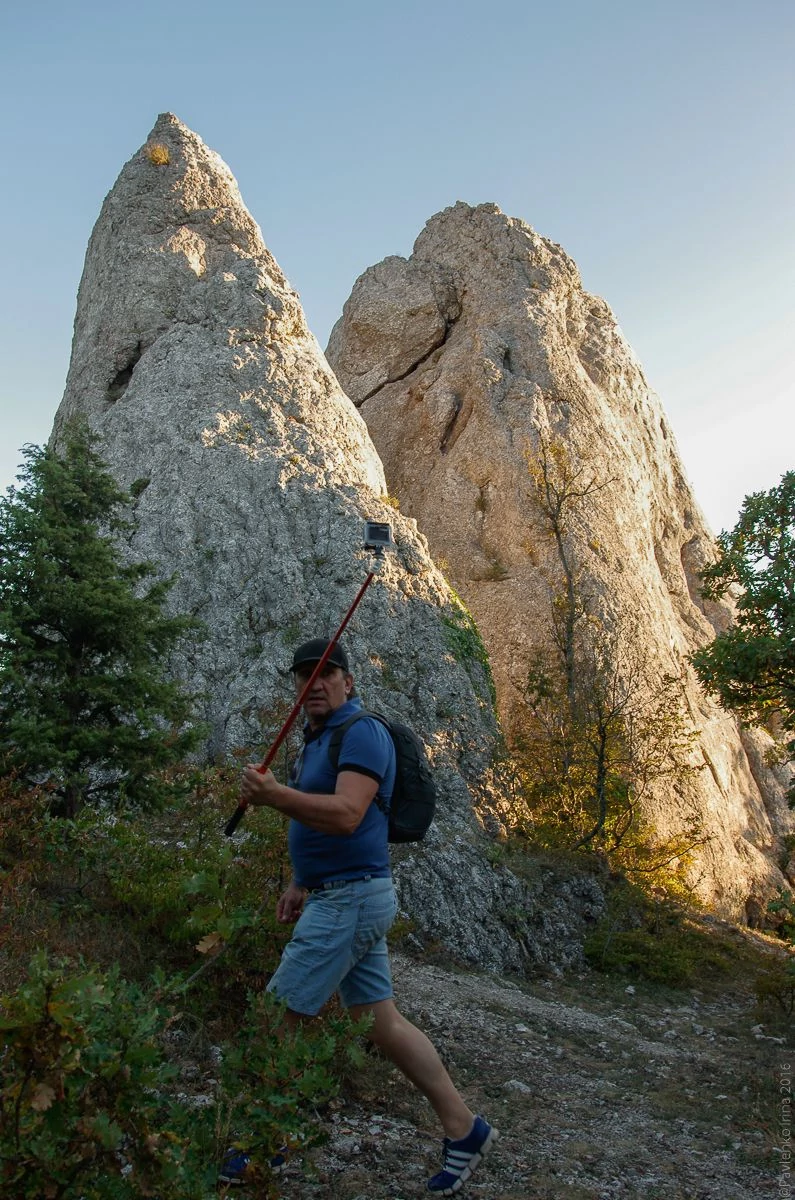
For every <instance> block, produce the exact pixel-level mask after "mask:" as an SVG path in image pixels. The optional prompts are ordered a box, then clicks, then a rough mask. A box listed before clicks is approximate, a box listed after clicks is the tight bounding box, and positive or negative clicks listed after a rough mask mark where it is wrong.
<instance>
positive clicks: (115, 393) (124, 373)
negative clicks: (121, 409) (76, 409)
mask: <svg viewBox="0 0 795 1200" xmlns="http://www.w3.org/2000/svg"><path fill="white" fill-rule="evenodd" d="M142 354H143V346H142V345H141V343H140V342H139V343H138V345H137V346H136V347H135V349H134V350H133V352H132V355H131V356H130V360H129V362H128V363H127V365H126V367H122V369H121V370H120V371H119V372H118V374H117V375H116V376H115V377H114V379H113V380H112V381H111V383H110V386H109V387H108V395H107V399H108V403H109V404H114V403H115V402H116V401H117V400H120V399H121V397H122V396H123V395H124V393H125V392H126V391H127V388H128V387H129V384H130V380H131V379H132V375H133V371H134V370H135V368H136V366H137V365H138V360H139V358H140V357H141V355H142Z"/></svg>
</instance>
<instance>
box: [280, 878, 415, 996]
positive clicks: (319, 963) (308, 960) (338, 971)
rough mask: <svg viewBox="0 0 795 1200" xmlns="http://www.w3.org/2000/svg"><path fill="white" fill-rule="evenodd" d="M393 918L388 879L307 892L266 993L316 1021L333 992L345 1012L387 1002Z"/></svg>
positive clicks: (394, 903) (394, 900) (392, 893)
mask: <svg viewBox="0 0 795 1200" xmlns="http://www.w3.org/2000/svg"><path fill="white" fill-rule="evenodd" d="M396 913H397V896H396V895H395V888H394V885H393V883H392V880H391V879H389V878H387V879H360V880H356V881H355V882H353V883H339V884H334V885H333V886H330V887H328V888H326V889H320V890H319V891H316V892H310V893H309V895H308V896H307V898H306V901H305V903H304V911H303V912H302V914H301V916H300V917H299V919H298V923H297V924H296V927H295V930H294V932H293V936H292V938H291V940H290V941H289V942H288V943H287V945H286V946H285V948H284V951H283V953H282V960H281V962H280V963H279V966H278V969H277V971H276V973H275V974H274V975H273V977H272V979H271V980H270V983H269V984H268V991H269V992H273V993H274V994H275V995H276V996H278V997H279V999H280V1000H284V1002H285V1003H286V1005H287V1007H288V1008H290V1009H292V1011H293V1012H296V1013H301V1014H302V1015H303V1016H307V1017H314V1016H317V1014H318V1013H319V1012H320V1010H321V1008H322V1007H323V1005H324V1004H325V1003H326V1001H327V1000H329V999H330V998H331V996H333V994H334V993H335V992H339V995H340V999H341V1000H342V1003H343V1005H344V1006H345V1007H346V1008H350V1007H351V1006H352V1005H354V1004H377V1003H378V1002H379V1001H380V1000H391V999H392V996H393V995H394V993H393V991H392V975H391V972H390V969H389V955H388V953H387V946H386V933H387V930H388V929H389V927H390V925H391V924H392V922H393V921H394V919H395V914H396Z"/></svg>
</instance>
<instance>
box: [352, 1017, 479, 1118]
mask: <svg viewBox="0 0 795 1200" xmlns="http://www.w3.org/2000/svg"><path fill="white" fill-rule="evenodd" d="M348 1011H349V1012H350V1014H351V1016H352V1017H354V1018H355V1019H356V1020H358V1019H359V1017H361V1016H363V1015H364V1014H366V1013H372V1015H373V1024H372V1026H371V1028H370V1029H369V1030H368V1033H367V1037H368V1038H369V1040H370V1041H371V1042H373V1043H374V1044H375V1045H376V1046H378V1048H379V1050H382V1051H383V1052H384V1054H385V1055H386V1056H387V1058H388V1059H390V1060H391V1062H393V1063H394V1064H395V1066H396V1067H397V1068H398V1069H399V1070H400V1071H402V1072H403V1074H404V1075H405V1076H406V1078H407V1079H410V1080H411V1082H412V1083H413V1084H414V1086H415V1087H417V1088H419V1090H420V1091H421V1092H422V1093H423V1095H424V1096H426V1097H427V1099H428V1100H429V1101H430V1103H431V1105H432V1106H433V1108H434V1110H435V1112H436V1114H437V1116H438V1117H439V1120H440V1121H441V1123H442V1128H443V1129H444V1132H445V1134H446V1135H447V1137H449V1138H452V1139H453V1140H456V1139H458V1138H464V1137H466V1136H467V1134H468V1133H469V1131H470V1130H471V1129H472V1126H473V1123H474V1120H475V1116H474V1113H472V1112H471V1111H470V1109H469V1108H467V1106H466V1104H465V1103H464V1101H463V1099H462V1098H461V1095H460V1094H459V1092H458V1090H457V1088H456V1087H455V1084H454V1083H453V1081H452V1079H451V1078H450V1076H449V1075H448V1074H447V1071H446V1070H445V1068H444V1064H443V1063H442V1060H441V1059H440V1058H439V1055H438V1053H437V1051H436V1049H435V1047H434V1046H433V1044H432V1043H431V1041H430V1040H429V1039H428V1038H427V1037H426V1036H425V1034H424V1033H423V1032H422V1030H421V1029H418V1028H417V1026H416V1025H412V1024H411V1022H410V1021H407V1020H406V1018H405V1017H404V1016H402V1015H401V1013H399V1012H398V1010H397V1008H396V1007H395V1002H394V1000H380V1001H379V1002H378V1003H376V1004H355V1005H351V1007H350V1008H349V1010H348Z"/></svg>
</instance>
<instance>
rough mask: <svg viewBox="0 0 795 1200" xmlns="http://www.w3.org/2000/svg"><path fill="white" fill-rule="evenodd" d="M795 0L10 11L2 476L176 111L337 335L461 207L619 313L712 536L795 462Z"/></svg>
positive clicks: (3, 23) (40, 427)
mask: <svg viewBox="0 0 795 1200" xmlns="http://www.w3.org/2000/svg"><path fill="white" fill-rule="evenodd" d="M793 63H795V4H793V2H792V0H756V2H755V3H754V4H753V5H751V4H749V3H747V2H746V3H742V4H740V3H737V2H735V0H687V2H683V0H670V2H669V3H660V2H657V0H649V2H646V3H644V2H642V0H640V2H639V0H621V2H618V0H601V2H599V0H595V2H586V0H572V2H567V0H559V2H558V3H550V2H549V0H547V2H546V3H543V4H542V3H535V2H534V0H524V2H520V0H492V2H491V3H483V2H479V3H473V2H472V0H457V2H454V0H435V2H433V3H431V2H429V0H422V2H420V0H404V2H403V3H399V4H394V3H392V4H380V3H378V0H369V2H364V0H337V2H333V0H328V2H327V3H320V2H319V0H305V2H304V3H295V4H293V5H288V4H286V3H285V2H284V0H281V2H280V3H278V4H274V3H270V2H269V0H238V3H236V4H227V5H224V4H218V3H213V4H209V3H207V2H206V0H193V3H191V4H184V3H180V4H176V3H174V0H158V2H157V3H155V2H154V0H138V2H137V3H136V4H123V5H122V4H114V3H113V0H110V3H108V0H105V2H104V3H94V2H87V0H73V2H72V3H70V4H64V3H63V0H58V3H54V2H53V0H40V3H38V4H37V5H35V6H34V5H31V6H25V7H23V6H22V5H15V6H14V7H13V9H12V7H11V5H10V4H9V5H6V6H4V9H3V13H2V15H0V101H1V103H2V108H1V111H2V118H0V155H1V156H2V163H3V168H4V169H3V172H2V175H3V178H4V182H3V186H2V188H0V220H1V221H2V228H3V229H4V231H5V233H4V239H3V269H2V286H0V306H1V310H0V311H1V316H2V320H0V413H1V414H2V433H3V436H2V444H0V488H5V487H6V486H7V484H8V483H10V482H11V481H12V479H13V476H14V474H15V471H16V465H17V463H18V462H19V458H20V456H19V452H18V451H19V447H20V446H21V445H22V444H23V443H24V442H28V441H32V442H42V441H44V440H46V438H47V436H48V435H49V431H50V427H51V424H52V418H53V415H54V413H55V410H56V408H57V406H58V403H59V401H60V398H61V394H62V391H63V384H64V380H65V376H66V369H67V365H68V358H69V348H70V341H71V333H72V321H73V318H74V305H75V296H76V292H77V286H78V283H79V279H80V273H81V270H82V263H83V256H84V253H85V248H86V243H87V241H88V237H89V234H90V232H91V228H92V226H93V224H94V221H95V220H96V217H97V215H98V213H99V209H100V206H101V203H102V200H103V198H104V196H105V194H106V193H107V192H108V191H109V190H110V188H111V187H112V185H113V183H114V180H115V179H116V176H117V175H118V173H119V171H120V169H121V167H122V165H123V164H124V162H125V161H126V160H127V159H128V158H129V157H130V155H131V154H133V153H134V151H135V150H137V148H138V147H139V146H140V145H141V144H142V142H144V141H145V139H146V136H147V134H148V133H149V131H150V129H151V127H152V125H153V124H154V121H155V118H156V116H157V114H158V113H159V112H161V111H165V110H170V111H172V112H174V113H176V115H177V116H178V117H179V118H180V119H181V120H183V121H184V122H186V124H188V125H189V126H190V127H191V128H192V129H194V130H195V131H196V132H197V133H198V134H200V136H201V137H202V138H203V139H204V141H205V142H206V143H207V144H208V145H209V146H211V147H212V148H213V149H214V150H217V151H218V152H219V154H220V155H221V156H222V158H224V159H225V160H226V162H227V163H228V164H229V166H230V167H231V169H232V171H233V172H234V174H235V175H236V176H237V179H238V182H239V184H240V187H241V191H242V194H243V198H244V200H245V202H246V204H247V205H248V207H249V209H250V211H251V213H252V215H253V216H254V218H255V219H256V220H257V221H258V222H259V224H260V226H261V228H262V231H263V234H264V237H265V241H266V242H267V244H268V246H269V248H270V250H271V251H272V253H273V254H274V255H275V257H276V259H277V260H278V262H279V263H280V265H281V267H282V269H283V270H284V271H285V273H286V274H287V276H288V278H289V279H290V281H291V283H292V284H293V286H294V287H295V288H296V289H297V290H298V291H299V292H300V294H301V297H302V300H303V303H304V308H305V311H306V314H307V318H308V321H309V324H310V327H311V328H312V330H313V331H314V333H315V335H316V336H317V338H318V340H319V341H320V343H321V345H325V343H326V339H327V337H328V333H329V331H330V329H331V326H332V325H333V323H334V321H335V320H336V318H337V317H338V315H339V313H340V310H341V308H342V305H343V303H344V301H345V299H346V298H347V296H348V294H349V292H350V289H351V286H352V284H353V282H354V280H355V278H356V277H357V275H359V274H360V273H361V272H362V271H363V270H364V269H365V268H366V267H367V266H369V265H371V264H372V263H374V262H377V261H378V260H380V259H382V258H383V257H385V255H387V254H403V255H407V254H409V253H410V252H411V247H412V244H413V241H414V239H415V237H416V236H417V234H418V233H419V231H420V230H421V228H422V226H423V225H424V223H425V221H426V220H427V219H428V218H429V217H430V216H431V215H432V214H433V213H435V212H438V211H439V210H440V209H441V208H444V207H446V206H447V205H449V204H452V203H454V202H455V201H456V200H466V201H468V202H469V203H472V204H477V203H481V202H483V201H493V202H495V203H497V204H499V206H500V207H501V208H502V209H503V211H504V212H506V213H508V214H510V215H511V216H517V217H521V218H523V219H524V220H526V221H528V222H529V223H530V224H531V225H533V226H534V227H535V228H536V229H537V230H538V232H539V233H541V234H543V235H545V236H547V237H550V238H552V239H553V240H554V241H556V242H560V244H561V245H562V246H563V247H564V248H565V249H566V250H567V251H568V253H569V254H571V255H572V257H573V258H574V259H575V261H576V262H577V264H578V266H579V268H580V271H581V273H582V277H583V281H584V284H585V286H586V288H588V290H590V291H592V292H595V293H597V294H598V295H601V296H603V297H604V298H605V299H606V300H607V301H608V303H609V304H610V305H611V306H612V308H613V310H614V311H615V313H616V315H617V317H618V320H619V321H620V323H621V325H622V327H623V329H624V332H625V333H626V335H627V337H628V338H629V340H630V342H631V343H632V345H633V346H634V348H635V350H636V352H637V354H638V355H639V357H640V359H641V362H642V363H643V365H644V367H645V369H646V373H647V376H648V378H649V380H650V382H651V384H652V386H653V387H654V388H655V389H656V390H657V391H658V392H659V394H660V396H661V398H662V401H663V404H664V405H665V407H666V409H667V412H668V414H669V417H670V420H671V423H672V425H673V428H674V430H675V433H676V436H677V441H678V443H679V447H680V450H681V452H682V455H683V458H684V461H685V466H686V469H687V472H688V474H689V476H690V479H691V481H692V482H693V484H694V487H695V491H696V495H697V497H698V499H699V500H700V502H701V504H702V506H703V508H704V509H705V512H706V514H707V517H708V519H709V520H710V522H711V524H712V525H713V527H714V528H715V529H716V530H717V529H719V528H722V527H728V526H730V525H732V524H733V523H734V521H735V518H736V514H737V509H738V507H739V504H740V502H741V500H742V497H743V496H744V495H745V494H746V493H747V492H750V491H752V490H758V489H762V488H767V487H771V486H773V485H774V484H775V483H777V482H778V479H779V478H780V476H781V475H782V474H783V472H784V471H785V470H788V469H792V468H795V395H793V375H794V374H795V337H794V336H793V330H794V328H795V322H794V321H793V316H795V286H794V285H795V269H794V268H795V233H793V219H794V216H795V153H793V150H794V149H795V147H794V146H793V141H794V140H795V138H794V136H793V130H795V82H794V81H795V74H794V73H793Z"/></svg>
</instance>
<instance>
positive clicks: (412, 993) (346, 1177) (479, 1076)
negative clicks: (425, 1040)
mask: <svg viewBox="0 0 795 1200" xmlns="http://www.w3.org/2000/svg"><path fill="white" fill-rule="evenodd" d="M395 987H396V992H397V996H398V999H399V1002H400V1005H401V1007H402V1009H403V1010H404V1011H405V1012H406V1014H407V1015H408V1016H410V1017H411V1018H412V1019H413V1020H415V1021H416V1022H417V1023H418V1024H419V1025H421V1026H422V1027H423V1028H424V1029H425V1030H426V1031H427V1032H428V1034H429V1036H430V1037H431V1038H432V1040H433V1041H434V1043H435V1044H436V1045H437V1046H438V1048H439V1051H440V1053H441V1054H442V1056H443V1058H444V1061H445V1063H446V1065H447V1066H448V1069H449V1070H450V1072H451V1073H452V1075H453V1077H454V1079H455V1080H456V1083H457V1084H458V1086H459V1087H460V1088H461V1090H462V1093H463V1095H464V1097H465V1099H466V1101H467V1103H468V1104H469V1106H470V1107H471V1108H472V1109H473V1110H474V1111H477V1112H482V1113H483V1114H484V1115H486V1116H487V1117H488V1119H489V1120H490V1121H492V1122H493V1123H494V1124H495V1125H496V1126H497V1128H498V1129H499V1131H500V1135H501V1136H500V1140H499V1141H498V1142H497V1144H496V1146H495V1148H494V1150H493V1151H492V1153H491V1154H490V1155H489V1157H488V1158H487V1159H486V1161H485V1162H484V1163H482V1164H481V1165H480V1167H479V1168H478V1170H477V1171H476V1173H475V1175H474V1177H473V1178H472V1180H471V1181H470V1182H468V1183H467V1185H466V1187H465V1189H464V1191H463V1192H462V1195H464V1196H467V1197H473V1198H474V1197H481V1198H482V1200H531V1198H532V1200H757V1198H758V1197H761V1196H767V1195H770V1196H772V1195H774V1194H775V1189H776V1185H777V1184H778V1183H780V1184H781V1185H782V1186H783V1185H784V1184H786V1182H787V1178H788V1175H787V1168H788V1162H787V1159H786V1157H784V1156H785V1155H786V1154H787V1153H788V1150H787V1142H786V1138H787V1136H788V1129H789V1124H788V1118H787V1111H788V1110H785V1109H783V1108H782V1107H781V1097H780V1094H779V1093H778V1088H779V1087H780V1086H781V1085H782V1084H783V1085H784V1086H785V1087H786V1086H787V1085H788V1081H789V1080H790V1078H791V1074H790V1072H791V1067H790V1066H788V1064H789V1063H790V1062H791V1060H790V1058H789V1056H788V1052H787V1049H786V1042H785V1036H784V1033H783V1029H782V1027H781V1026H780V1025H769V1024H760V1016H759V1014H758V1013H757V1012H756V1011H755V1009H754V1002H753V1000H752V998H750V997H749V996H748V995H742V994H740V993H739V989H738V992H737V993H735V994H733V995H723V996H716V995H715V994H704V993H703V992H695V991H681V992H673V991H666V990H664V989H662V990H661V989H659V988H654V987H652V986H649V985H647V984H644V983H637V984H629V985H627V983H626V980H623V981H622V980H621V979H613V978H604V977H602V976H600V975H597V974H595V973H593V972H584V973H580V974H578V975H577V976H576V977H575V976H572V977H570V978H569V980H568V981H567V982H566V983H563V982H560V981H552V980H534V981H524V982H521V983H519V984H517V983H515V982H511V981H509V980H506V979H494V978H493V977H491V978H486V977H483V976H478V975H475V974H472V973H463V972H461V971H460V970H451V969H450V968H449V967H447V968H445V967H442V966H439V965H430V964H428V963H423V962H418V961H416V960H413V959H409V958H405V957H403V956H401V955H397V956H395ZM189 1069H190V1071H191V1078H192V1079H195V1070H196V1067H195V1065H194V1064H190V1068H189ZM204 1070H205V1078H206V1082H204V1083H203V1084H202V1093H203V1094H202V1102H203V1103H212V1100H213V1077H214V1075H215V1074H216V1070H217V1069H216V1067H215V1066H214V1064H213V1063H212V1062H211V1061H210V1062H208V1063H206V1065H205V1067H204ZM194 1086H195V1084H194ZM325 1121H326V1122H327V1127H328V1132H329V1141H328V1143H327V1144H326V1145H325V1146H322V1147H320V1148H319V1149H318V1150H315V1151H313V1152H311V1153H310V1154H309V1155H307V1156H306V1157H305V1158H304V1160H303V1161H302V1160H301V1159H300V1158H299V1159H297V1160H293V1161H291V1162H290V1163H289V1164H288V1166H287V1169H286V1171H284V1172H283V1174H282V1175H281V1176H280V1177H279V1180H278V1183H277V1191H276V1194H277V1195H278V1196H279V1198H280V1200H331V1198H333V1200H409V1197H412V1196H419V1195H421V1194H422V1193H423V1190H424V1188H425V1181H426V1179H427V1178H428V1177H429V1176H430V1175H431V1174H433V1173H434V1172H435V1171H437V1170H438V1169H439V1165H440V1161H441V1143H440V1140H439V1130H438V1127H437V1125H436V1120H435V1117H434V1114H433V1112H432V1111H431V1109H430V1106H429V1105H428V1104H427V1102H426V1101H425V1100H424V1099H423V1098H422V1097H421V1096H420V1095H419V1094H418V1093H417V1092H415V1091H414V1089H412V1088H411V1087H410V1085H409V1084H407V1083H406V1081H405V1080H404V1079H403V1078H402V1077H401V1076H400V1074H399V1073H398V1072H397V1071H396V1070H395V1069H394V1068H393V1067H392V1066H391V1065H390V1064H389V1063H387V1062H386V1061H384V1060H383V1059H379V1058H377V1057H372V1058H370V1059H369V1061H368V1063H367V1066H366V1068H365V1069H363V1070H361V1071H360V1072H358V1073H357V1074H356V1075H355V1076H354V1078H353V1080H352V1083H351V1085H350V1086H349V1087H348V1088H347V1089H346V1092H345V1094H344V1096H342V1097H341V1098H340V1099H339V1100H338V1101H334V1102H332V1105H331V1106H330V1108H329V1111H327V1112H326V1114H325ZM237 1190H242V1194H244V1195H253V1194H254V1191H253V1190H252V1191H251V1192H248V1191H246V1190H245V1189H237ZM230 1194H231V1189H230Z"/></svg>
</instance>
